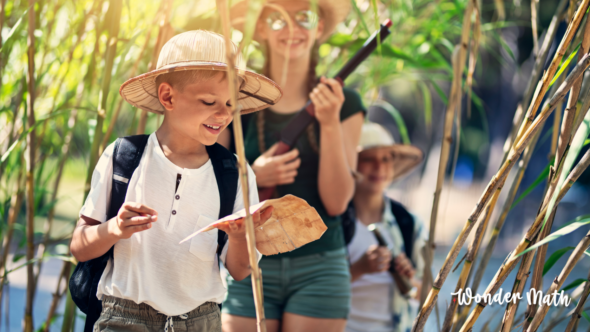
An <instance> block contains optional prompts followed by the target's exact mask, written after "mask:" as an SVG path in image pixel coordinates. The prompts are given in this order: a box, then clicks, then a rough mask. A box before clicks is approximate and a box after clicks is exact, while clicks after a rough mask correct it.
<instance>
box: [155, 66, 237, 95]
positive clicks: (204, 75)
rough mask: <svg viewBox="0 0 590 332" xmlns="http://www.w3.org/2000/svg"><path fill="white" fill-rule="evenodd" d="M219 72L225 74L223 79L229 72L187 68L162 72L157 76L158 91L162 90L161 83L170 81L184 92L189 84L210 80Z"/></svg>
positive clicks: (223, 78)
mask: <svg viewBox="0 0 590 332" xmlns="http://www.w3.org/2000/svg"><path fill="white" fill-rule="evenodd" d="M219 74H222V75H223V76H222V78H221V80H225V79H226V78H227V72H225V71H221V70H185V71H175V72H172V73H168V74H162V75H159V76H157V77H156V91H159V90H160V84H162V83H168V84H170V85H171V86H172V87H173V88H175V89H178V90H180V91H181V92H182V91H183V90H184V88H185V87H186V86H187V85H188V84H191V83H197V82H202V81H205V80H209V79H212V78H213V77H215V76H217V75H219Z"/></svg>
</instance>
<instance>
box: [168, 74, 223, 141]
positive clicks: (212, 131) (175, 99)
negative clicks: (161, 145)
mask: <svg viewBox="0 0 590 332" xmlns="http://www.w3.org/2000/svg"><path fill="white" fill-rule="evenodd" d="M225 77H226V76H225V75H224V73H219V74H217V75H214V76H213V77H211V78H209V79H203V80H199V81H198V82H194V83H188V84H186V85H185V87H184V89H182V90H179V89H176V88H174V87H172V86H171V85H170V84H168V83H162V84H160V86H159V88H158V92H159V94H158V95H159V98H160V102H161V103H162V105H163V106H164V108H165V109H166V113H165V121H166V122H167V124H168V125H169V126H170V127H171V128H172V130H175V131H178V133H179V134H183V135H185V136H189V137H190V138H192V139H194V140H197V141H199V142H200V143H202V144H204V145H213V144H215V142H216V141H217V137H218V136H219V133H220V132H221V131H222V130H223V129H225V127H227V126H228V125H229V124H230V123H231V120H232V113H231V106H230V105H231V100H230V93H229V88H228V82H227V80H226V79H225Z"/></svg>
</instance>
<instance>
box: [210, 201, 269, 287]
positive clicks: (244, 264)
mask: <svg viewBox="0 0 590 332" xmlns="http://www.w3.org/2000/svg"><path fill="white" fill-rule="evenodd" d="M272 210H273V208H272V207H268V208H266V209H264V211H262V212H260V211H256V212H255V213H254V214H252V221H253V223H254V228H256V227H258V226H260V225H262V224H264V223H265V222H266V221H267V220H268V218H270V216H271V215H272ZM219 229H221V230H223V231H224V232H226V233H227V235H228V240H227V244H226V246H227V255H226V256H225V261H224V265H225V267H226V268H227V271H228V272H229V274H231V276H232V278H234V280H236V281H240V280H242V279H244V278H246V277H247V276H249V275H250V257H249V256H248V244H247V241H246V225H245V224H244V219H243V218H242V219H239V220H232V221H230V222H229V225H228V226H225V225H224V226H223V227H220V228H219ZM256 254H257V256H258V257H256V258H257V259H260V257H261V255H260V253H258V250H257V251H256Z"/></svg>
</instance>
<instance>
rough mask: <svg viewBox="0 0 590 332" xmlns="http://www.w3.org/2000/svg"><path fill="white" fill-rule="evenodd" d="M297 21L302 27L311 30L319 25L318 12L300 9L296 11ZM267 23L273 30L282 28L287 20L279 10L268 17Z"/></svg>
mask: <svg viewBox="0 0 590 332" xmlns="http://www.w3.org/2000/svg"><path fill="white" fill-rule="evenodd" d="M294 18H295V22H296V23H297V24H299V26H300V27H302V28H304V29H306V30H311V29H313V28H315V27H316V26H317V25H318V21H319V16H318V14H316V13H314V12H313V11H311V10H300V11H298V12H296V13H295V16H294ZM266 24H268V27H269V28H270V29H271V30H273V31H279V30H282V29H283V28H284V27H285V26H286V25H287V21H286V20H285V18H284V17H283V15H281V13H279V12H272V13H271V14H270V15H268V17H267V18H266Z"/></svg>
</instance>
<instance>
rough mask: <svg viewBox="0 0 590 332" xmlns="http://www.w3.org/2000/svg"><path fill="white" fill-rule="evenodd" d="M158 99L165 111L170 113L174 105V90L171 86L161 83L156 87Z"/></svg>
mask: <svg viewBox="0 0 590 332" xmlns="http://www.w3.org/2000/svg"><path fill="white" fill-rule="evenodd" d="M158 99H159V100H160V104H162V106H164V108H165V109H166V110H167V111H172V109H173V107H172V105H173V104H174V90H173V89H172V86H171V85H170V84H168V83H166V82H162V83H161V84H160V86H159V87H158Z"/></svg>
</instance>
